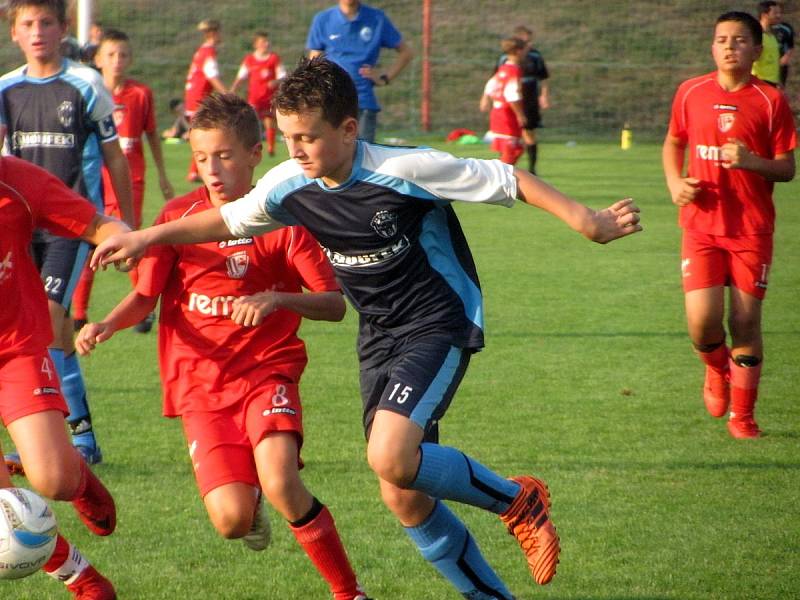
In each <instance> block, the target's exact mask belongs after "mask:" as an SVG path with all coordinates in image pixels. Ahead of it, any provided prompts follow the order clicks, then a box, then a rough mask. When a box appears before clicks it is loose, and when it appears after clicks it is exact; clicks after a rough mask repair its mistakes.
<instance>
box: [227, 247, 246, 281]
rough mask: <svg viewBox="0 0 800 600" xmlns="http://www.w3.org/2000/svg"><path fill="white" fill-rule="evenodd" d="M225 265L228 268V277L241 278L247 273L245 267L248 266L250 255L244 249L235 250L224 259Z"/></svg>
mask: <svg viewBox="0 0 800 600" xmlns="http://www.w3.org/2000/svg"><path fill="white" fill-rule="evenodd" d="M225 266H226V267H227V269H228V277H230V278H231V279H242V278H243V277H244V275H245V273H247V267H248V266H250V257H249V256H248V255H247V252H245V251H241V252H236V253H234V254H231V255H230V256H229V257H228V258H226V259H225Z"/></svg>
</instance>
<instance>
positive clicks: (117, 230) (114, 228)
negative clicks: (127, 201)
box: [81, 213, 131, 246]
mask: <svg viewBox="0 0 800 600" xmlns="http://www.w3.org/2000/svg"><path fill="white" fill-rule="evenodd" d="M130 230H131V228H130V227H128V226H127V225H126V224H125V223H123V222H122V221H119V220H117V219H115V218H114V217H107V216H106V215H101V214H100V213H98V214H96V215H95V216H94V219H92V222H91V223H89V226H88V227H87V228H86V231H84V232H83V235H82V236H81V238H82V239H84V240H86V241H87V242H89V243H90V244H92V245H93V246H96V245H97V244H100V243H101V242H103V241H104V240H106V239H108V238H109V237H111V236H112V235H121V234H124V233H128V232H129V231H130Z"/></svg>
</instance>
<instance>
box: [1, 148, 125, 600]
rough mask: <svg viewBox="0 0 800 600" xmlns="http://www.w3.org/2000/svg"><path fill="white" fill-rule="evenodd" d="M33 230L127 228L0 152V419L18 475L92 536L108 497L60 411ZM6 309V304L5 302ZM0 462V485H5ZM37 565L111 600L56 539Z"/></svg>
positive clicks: (108, 526) (96, 233) (98, 599)
mask: <svg viewBox="0 0 800 600" xmlns="http://www.w3.org/2000/svg"><path fill="white" fill-rule="evenodd" d="M35 229H46V230H47V231H49V232H50V233H52V234H54V235H58V236H63V237H69V238H75V237H81V238H83V239H84V240H85V241H88V242H91V243H93V244H97V243H99V242H101V241H102V240H104V239H105V238H107V237H108V236H109V235H111V234H114V233H121V232H125V231H130V229H129V228H128V227H127V226H126V225H125V224H123V223H121V222H120V221H117V220H116V219H112V218H110V217H105V216H103V215H100V214H98V213H97V212H96V209H95V207H94V206H93V205H92V204H91V203H89V202H88V201H87V200H86V199H84V198H82V197H81V196H79V195H78V194H77V193H75V192H73V191H72V190H71V189H69V188H68V187H67V186H66V185H64V184H63V183H62V182H61V181H60V180H59V179H58V178H57V177H55V176H54V175H51V174H50V173H48V172H47V171H45V170H44V169H42V168H41V167H38V166H36V165H33V164H31V163H29V162H26V161H23V160H21V159H19V158H15V157H11V156H3V157H0V231H2V232H3V234H2V235H0V298H2V299H3V302H4V303H5V304H6V306H8V307H9V309H8V310H3V311H0V392H1V393H0V418H2V420H3V424H4V425H5V427H6V429H7V430H8V433H9V435H10V436H11V439H12V440H13V442H14V444H15V446H16V448H17V452H18V453H19V457H20V460H21V464H22V466H23V468H24V469H25V473H26V475H27V477H28V481H29V482H30V484H31V487H33V488H34V489H35V490H36V491H38V492H39V493H40V494H42V495H44V496H47V497H48V498H52V499H54V500H67V501H69V502H71V503H72V504H73V506H74V507H75V509H76V511H77V512H78V516H79V517H80V518H81V520H82V521H83V522H84V524H86V526H87V527H88V528H89V529H90V530H91V531H92V532H93V533H95V534H96V535H110V534H111V533H112V532H113V531H114V528H115V526H116V509H115V506H114V500H113V498H112V497H111V494H109V492H108V490H107V489H106V488H105V486H104V485H103V484H102V483H101V482H100V480H99V479H98V478H97V477H96V476H95V475H94V474H93V473H92V471H91V469H90V468H89V466H88V465H87V464H86V461H85V460H84V459H83V458H82V456H81V454H79V452H78V450H76V449H75V448H74V447H73V446H72V444H71V443H70V439H69V436H68V434H67V431H66V428H65V427H64V417H65V416H66V415H67V414H68V413H69V410H68V409H67V405H66V403H65V402H64V397H63V396H62V394H61V385H60V383H59V378H58V374H57V372H56V369H55V366H54V364H53V361H52V359H51V358H50V355H49V354H48V351H47V346H48V344H50V342H51V341H52V339H53V330H52V327H51V325H50V319H49V318H48V315H49V311H48V307H47V297H46V295H45V291H44V287H43V286H42V280H41V277H40V276H39V272H38V269H37V268H36V265H35V264H34V262H33V260H32V258H31V254H30V252H29V247H30V244H31V239H32V237H33V232H34V230H35ZM12 307H13V308H12ZM11 485H12V484H11V480H10V478H9V476H8V472H7V470H6V468H5V465H2V466H0V487H11ZM43 569H44V570H45V571H46V572H47V573H48V574H50V575H52V576H53V577H54V578H55V579H57V580H59V581H62V582H63V583H65V584H66V585H67V588H68V589H69V591H70V592H71V593H72V594H73V597H74V598H78V599H81V600H112V599H113V598H115V597H116V596H115V593H114V588H113V586H112V585H111V583H110V582H109V581H108V580H106V579H105V578H104V577H103V576H102V575H100V574H99V573H98V572H97V571H96V570H95V569H94V567H91V566H90V565H89V563H88V561H87V560H86V559H85V558H84V557H83V556H82V555H81V553H80V552H78V550H77V549H76V548H74V547H73V546H71V545H70V543H69V542H67V540H66V539H65V538H64V537H63V536H61V535H59V536H58V540H57V542H56V548H55V551H54V552H53V555H52V556H51V558H50V560H49V561H48V562H47V563H46V564H45V565H44V567H43Z"/></svg>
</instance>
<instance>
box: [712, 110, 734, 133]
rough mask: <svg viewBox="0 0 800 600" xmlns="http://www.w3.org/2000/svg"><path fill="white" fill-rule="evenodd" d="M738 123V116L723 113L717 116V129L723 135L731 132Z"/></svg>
mask: <svg viewBox="0 0 800 600" xmlns="http://www.w3.org/2000/svg"><path fill="white" fill-rule="evenodd" d="M735 121H736V115H735V114H733V113H722V114H721V115H718V116H717V127H719V130H720V131H721V132H722V133H726V132H728V131H730V130H731V128H732V127H733V123H734V122H735Z"/></svg>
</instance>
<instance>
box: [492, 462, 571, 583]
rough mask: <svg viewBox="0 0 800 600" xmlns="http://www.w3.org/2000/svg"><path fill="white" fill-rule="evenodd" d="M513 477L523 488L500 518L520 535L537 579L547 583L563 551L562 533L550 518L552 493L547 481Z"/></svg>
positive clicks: (530, 567) (524, 550)
mask: <svg viewBox="0 0 800 600" xmlns="http://www.w3.org/2000/svg"><path fill="white" fill-rule="evenodd" d="M511 480H512V481H516V482H517V483H518V484H520V485H521V486H522V489H521V490H520V492H519V494H517V497H516V498H515V499H514V502H512V503H511V506H509V507H508V509H507V510H506V511H505V512H504V513H503V514H501V515H500V520H501V521H503V523H504V524H505V525H506V527H508V532H509V533H510V534H511V535H513V536H514V537H516V538H517V541H518V542H519V545H520V547H521V548H522V551H523V552H524V553H525V557H526V558H527V560H528V568H529V569H530V571H531V575H533V579H534V581H536V583H538V584H539V585H545V584H546V583H550V580H551V579H553V577H554V576H555V574H556V567H557V566H558V556H559V554H560V553H561V546H560V543H559V539H558V534H557V533H556V528H555V526H554V525H553V522H552V521H551V520H550V493H549V491H548V490H547V485H545V483H544V481H541V480H540V479H536V478H535V477H530V476H528V475H523V476H521V477H512V478H511Z"/></svg>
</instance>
